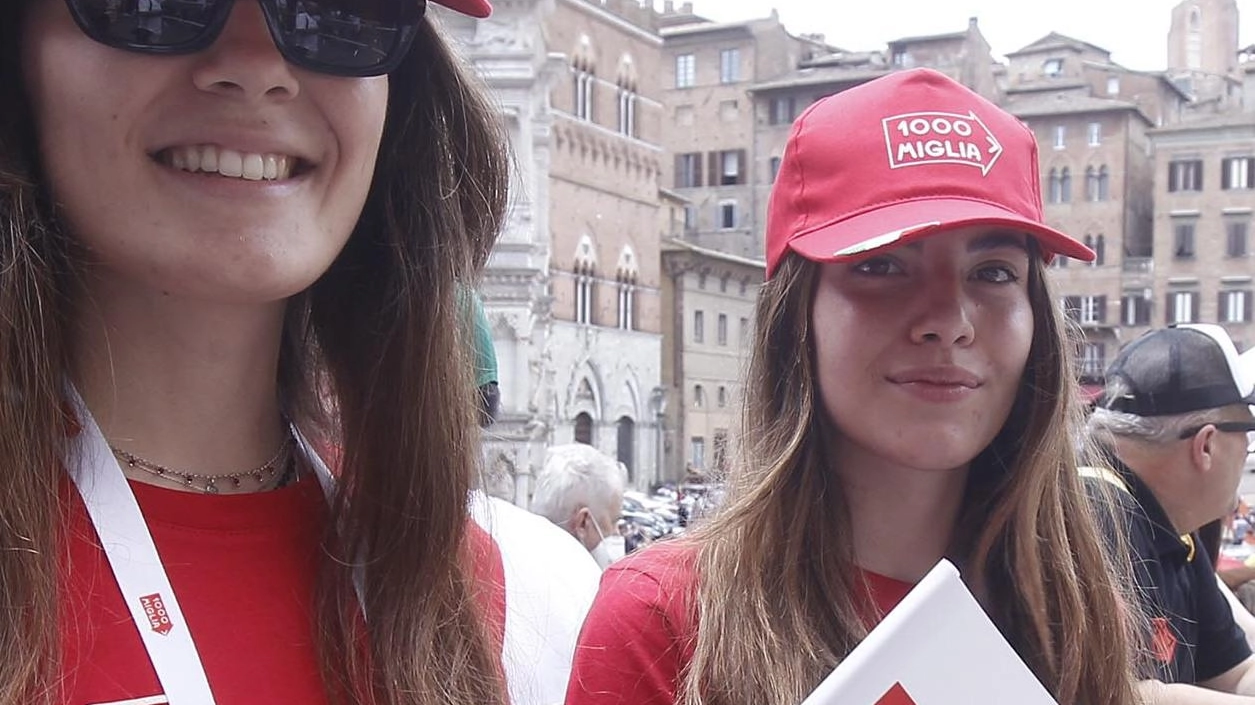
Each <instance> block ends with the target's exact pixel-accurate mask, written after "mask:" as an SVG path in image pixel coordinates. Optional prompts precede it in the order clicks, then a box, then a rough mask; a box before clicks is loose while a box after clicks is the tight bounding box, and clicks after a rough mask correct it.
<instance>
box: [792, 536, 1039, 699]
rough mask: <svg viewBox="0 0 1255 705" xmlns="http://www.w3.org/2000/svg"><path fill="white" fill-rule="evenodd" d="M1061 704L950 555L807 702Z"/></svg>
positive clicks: (868, 636) (851, 653)
mask: <svg viewBox="0 0 1255 705" xmlns="http://www.w3.org/2000/svg"><path fill="white" fill-rule="evenodd" d="M1008 703H1016V705H1056V703H1055V701H1054V698H1052V697H1051V696H1050V693H1048V692H1047V691H1046V689H1045V687H1043V686H1042V684H1041V682H1040V681H1038V680H1037V677H1036V676H1034V675H1033V673H1032V671H1030V670H1029V669H1028V666H1027V665H1025V664H1024V662H1023V661H1022V660H1021V659H1020V657H1019V655H1018V654H1016V653H1015V650H1014V649H1012V648H1011V645H1010V644H1008V643H1007V641H1006V639H1004V638H1003V637H1002V634H1001V633H1000V632H999V631H998V628H997V627H995V626H994V624H993V622H991V621H990V620H989V616H988V615H986V614H985V611H984V610H983V609H981V606H980V604H979V603H978V602H977V601H976V598H975V597H973V596H972V593H971V592H969V591H968V589H967V586H966V585H964V584H963V580H962V579H961V578H960V577H959V571H958V570H956V569H955V567H954V566H953V565H952V564H951V563H950V562H949V561H945V560H943V561H941V562H940V563H938V564H937V565H936V566H935V567H934V568H933V569H932V570H931V571H929V572H928V575H925V576H924V579H923V580H921V581H920V582H919V584H918V585H916V586H915V587H914V588H913V589H912V590H911V592H910V593H909V594H907V596H906V597H905V598H903V600H902V602H901V603H899V604H898V606H897V607H895V608H894V609H893V610H892V611H891V612H889V614H887V615H885V618H884V619H883V620H882V621H881V622H880V624H878V625H877V626H876V628H875V629H873V630H872V631H871V633H870V634H868V635H867V638H866V639H864V640H863V641H862V643H860V644H859V645H858V646H857V647H855V649H854V650H853V651H852V652H850V655H849V656H848V657H846V659H845V660H844V661H842V662H841V663H840V664H839V665H838V666H837V668H836V669H835V670H833V672H832V674H831V675H829V676H828V677H827V678H825V679H824V681H823V682H822V683H820V684H819V686H818V687H817V688H815V690H814V691H813V692H812V693H811V694H810V695H809V696H808V697H807V698H806V700H804V701H802V705H838V704H839V705H1007V704H1008Z"/></svg>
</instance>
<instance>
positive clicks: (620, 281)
mask: <svg viewBox="0 0 1255 705" xmlns="http://www.w3.org/2000/svg"><path fill="white" fill-rule="evenodd" d="M636 276H637V267H636V254H635V253H634V252H633V251H632V248H631V246H630V245H624V246H623V252H622V253H620V255H619V265H618V267H617V268H616V273H615V284H616V286H617V287H618V289H619V308H618V316H617V320H618V327H619V329H620V330H636Z"/></svg>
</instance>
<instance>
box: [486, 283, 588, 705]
mask: <svg viewBox="0 0 1255 705" xmlns="http://www.w3.org/2000/svg"><path fill="white" fill-rule="evenodd" d="M462 306H463V307H464V309H465V311H466V313H465V315H464V318H465V319H467V320H466V323H465V325H466V328H467V330H468V331H469V333H470V335H469V336H468V337H469V341H468V342H469V343H470V345H471V348H472V351H473V355H472V359H473V360H474V364H475V387H476V389H477V390H478V417H479V421H480V425H481V426H483V427H484V428H488V427H489V426H491V425H492V424H493V422H494V421H495V420H496V418H497V411H498V409H499V408H500V393H499V391H498V390H499V385H498V378H497V352H496V348H495V347H494V346H493V342H492V330H491V328H490V326H489V324H488V316H487V315H485V313H484V306H483V303H482V302H481V301H480V297H479V294H478V293H476V292H475V291H474V290H473V289H470V288H469V287H468V288H466V289H465V290H464V291H463V292H462ZM471 516H472V517H474V519H475V521H476V523H478V524H479V525H480V526H481V527H483V528H484V529H485V530H486V531H488V533H489V534H490V535H491V536H492V539H493V541H494V542H495V543H496V545H497V548H498V549H499V553H500V556H501V576H502V581H503V583H504V588H505V606H504V608H505V634H504V639H503V645H502V656H501V658H502V662H503V663H504V665H505V675H506V684H507V686H508V689H509V692H510V705H556V703H561V702H562V697H563V694H564V693H565V692H566V685H567V681H568V680H569V678H570V675H571V660H572V658H573V655H574V653H575V641H576V638H577V637H578V636H579V630H580V625H582V624H583V623H584V617H585V615H587V614H588V608H589V607H590V606H592V603H593V596H594V595H596V594H597V581H598V579H600V577H601V570H600V569H599V568H598V567H597V563H596V561H594V560H593V559H592V557H591V556H590V555H589V553H588V551H586V550H585V549H584V547H583V546H581V545H580V543H579V542H578V541H576V540H575V539H573V538H572V537H571V535H570V534H568V533H567V532H565V531H563V530H562V529H559V528H558V527H556V526H554V525H553V523H551V522H550V521H548V520H546V519H545V518H544V517H540V516H536V515H535V514H532V513H531V512H529V511H527V510H526V509H523V508H521V507H516V506H514V505H513V504H511V503H509V502H507V501H505V500H503V499H501V498H499V497H493V496H490V495H489V494H487V493H486V492H484V491H483V490H482V489H476V490H475V491H474V492H472V493H471Z"/></svg>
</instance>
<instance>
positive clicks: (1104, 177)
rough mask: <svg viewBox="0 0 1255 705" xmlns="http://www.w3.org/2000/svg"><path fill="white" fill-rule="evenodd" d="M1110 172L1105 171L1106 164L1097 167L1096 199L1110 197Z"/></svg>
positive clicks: (1103, 199) (1101, 199) (1102, 199)
mask: <svg viewBox="0 0 1255 705" xmlns="http://www.w3.org/2000/svg"><path fill="white" fill-rule="evenodd" d="M1109 182H1110V174H1108V173H1107V165H1105V164H1104V165H1103V166H1101V167H1099V168H1098V200H1100V201H1105V200H1107V199H1108V198H1111V186H1110V183H1109Z"/></svg>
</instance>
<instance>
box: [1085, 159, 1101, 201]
mask: <svg viewBox="0 0 1255 705" xmlns="http://www.w3.org/2000/svg"><path fill="white" fill-rule="evenodd" d="M1085 200H1087V201H1097V200H1098V170H1097V169H1095V168H1094V167H1092V166H1087V167H1085Z"/></svg>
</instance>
